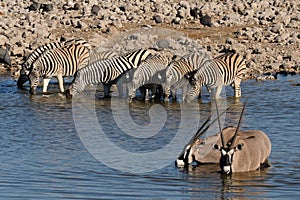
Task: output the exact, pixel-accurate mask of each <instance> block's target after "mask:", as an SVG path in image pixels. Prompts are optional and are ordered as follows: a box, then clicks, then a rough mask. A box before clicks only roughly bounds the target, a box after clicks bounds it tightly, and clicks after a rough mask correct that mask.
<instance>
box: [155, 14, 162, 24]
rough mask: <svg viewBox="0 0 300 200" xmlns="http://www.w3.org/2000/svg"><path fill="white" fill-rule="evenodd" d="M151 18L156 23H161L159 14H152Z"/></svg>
mask: <svg viewBox="0 0 300 200" xmlns="http://www.w3.org/2000/svg"><path fill="white" fill-rule="evenodd" d="M153 20H154V21H155V22H156V23H158V24H160V23H162V20H161V17H160V16H159V15H154V16H153Z"/></svg>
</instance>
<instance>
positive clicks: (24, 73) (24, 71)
mask: <svg viewBox="0 0 300 200" xmlns="http://www.w3.org/2000/svg"><path fill="white" fill-rule="evenodd" d="M62 46H63V43H61V42H51V43H47V44H45V45H42V46H39V47H38V48H36V49H35V50H34V51H33V52H32V53H31V54H30V55H29V56H28V57H27V59H26V61H25V62H24V63H23V64H22V66H21V70H20V76H19V78H18V81H17V85H18V87H19V88H22V87H23V84H24V83H25V82H27V81H28V80H29V78H28V75H29V73H30V71H31V69H32V64H33V63H34V62H35V61H36V60H37V59H38V58H39V57H40V56H41V55H42V54H43V53H45V52H46V51H48V50H51V49H55V48H59V47H62Z"/></svg>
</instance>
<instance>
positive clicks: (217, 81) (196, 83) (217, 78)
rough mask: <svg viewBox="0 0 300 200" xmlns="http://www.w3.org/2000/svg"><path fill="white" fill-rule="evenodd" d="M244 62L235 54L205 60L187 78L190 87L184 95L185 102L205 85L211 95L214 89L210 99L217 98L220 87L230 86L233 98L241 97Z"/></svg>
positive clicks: (244, 70)
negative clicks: (232, 90) (213, 90)
mask: <svg viewBox="0 0 300 200" xmlns="http://www.w3.org/2000/svg"><path fill="white" fill-rule="evenodd" d="M246 70H247V69H246V62H245V60H244V59H243V58H242V56H240V55H239V54H237V53H225V54H222V55H220V56H218V57H216V58H214V59H212V60H207V61H206V62H205V63H204V64H203V65H202V67H201V68H199V69H198V70H197V71H196V72H195V73H194V74H192V75H191V76H190V77H189V81H190V83H191V85H192V88H191V90H190V92H189V93H188V94H187V95H186V98H185V99H186V100H187V102H189V101H191V100H193V99H194V97H195V96H196V95H197V94H198V93H199V90H201V87H202V86H203V85H206V86H207V87H208V88H209V89H208V90H209V93H210V94H211V95H212V93H211V92H212V91H211V90H212V89H214V88H215V89H216V91H215V93H214V95H213V96H212V97H214V98H219V96H220V93H221V90H222V87H223V86H226V85H231V87H232V88H233V89H234V96H235V97H236V98H239V97H241V87H240V84H241V80H242V78H243V77H244V75H245V73H246Z"/></svg>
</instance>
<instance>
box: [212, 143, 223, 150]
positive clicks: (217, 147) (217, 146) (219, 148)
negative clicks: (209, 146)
mask: <svg viewBox="0 0 300 200" xmlns="http://www.w3.org/2000/svg"><path fill="white" fill-rule="evenodd" d="M213 148H214V150H219V151H221V149H222V148H221V147H220V146H219V145H217V144H214V145H213Z"/></svg>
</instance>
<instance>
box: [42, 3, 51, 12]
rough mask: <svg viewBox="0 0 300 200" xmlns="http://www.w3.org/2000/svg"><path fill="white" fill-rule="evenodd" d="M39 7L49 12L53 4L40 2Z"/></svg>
mask: <svg viewBox="0 0 300 200" xmlns="http://www.w3.org/2000/svg"><path fill="white" fill-rule="evenodd" d="M41 8H42V10H43V12H49V11H52V10H53V4H42V5H41Z"/></svg>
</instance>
